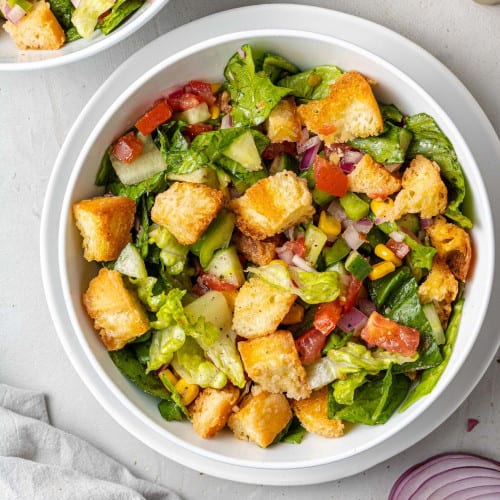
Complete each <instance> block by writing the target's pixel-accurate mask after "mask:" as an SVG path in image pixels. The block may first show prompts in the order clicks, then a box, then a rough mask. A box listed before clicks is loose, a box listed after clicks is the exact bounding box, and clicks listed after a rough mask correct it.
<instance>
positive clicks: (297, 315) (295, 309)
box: [281, 304, 304, 325]
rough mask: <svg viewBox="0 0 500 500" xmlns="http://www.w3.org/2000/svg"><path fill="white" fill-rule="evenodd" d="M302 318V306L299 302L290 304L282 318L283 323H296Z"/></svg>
mask: <svg viewBox="0 0 500 500" xmlns="http://www.w3.org/2000/svg"><path fill="white" fill-rule="evenodd" d="M303 319H304V308H303V307H302V306H301V305H300V304H292V307H290V309H289V311H288V312H287V313H286V316H285V317H284V318H283V319H282V321H281V323H282V324H283V325H296V324H297V323H300V322H301V321H302V320H303Z"/></svg>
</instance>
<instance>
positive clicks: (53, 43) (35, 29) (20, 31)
mask: <svg viewBox="0 0 500 500" xmlns="http://www.w3.org/2000/svg"><path fill="white" fill-rule="evenodd" d="M3 28H4V30H5V31H6V32H7V33H8V34H9V35H10V36H11V37H12V39H13V40H14V42H15V43H16V45H17V46H18V47H19V48H20V49H21V50H27V49H40V50H55V49H58V48H60V47H61V46H62V45H63V44H64V42H65V41H66V35H65V34H64V30H63V29H62V27H61V25H60V24H59V22H58V21H57V19H56V16H54V14H53V13H52V11H51V10H50V4H49V3H47V2H44V1H43V0H42V1H40V2H35V3H33V7H32V8H31V9H30V10H29V11H28V13H27V14H26V15H25V16H24V17H23V18H22V19H21V20H20V21H19V23H18V24H17V25H16V24H14V23H11V22H10V21H6V22H5V24H4V25H3Z"/></svg>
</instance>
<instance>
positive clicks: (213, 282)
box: [196, 273, 238, 292]
mask: <svg viewBox="0 0 500 500" xmlns="http://www.w3.org/2000/svg"><path fill="white" fill-rule="evenodd" d="M196 283H197V284H198V285H199V286H200V287H201V289H203V288H204V287H206V288H209V289H210V290H215V291H217V292H226V291H229V290H237V289H238V287H237V286H236V285H233V284H232V283H228V282H227V281H224V280H221V279H220V278H217V276H215V275H214V274H210V273H202V274H200V276H198V279H197V280H196Z"/></svg>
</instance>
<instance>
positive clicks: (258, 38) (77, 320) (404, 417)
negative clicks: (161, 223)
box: [53, 30, 494, 469]
mask: <svg viewBox="0 0 500 500" xmlns="http://www.w3.org/2000/svg"><path fill="white" fill-rule="evenodd" d="M244 43H250V44H251V45H252V46H256V47H259V48H263V49H266V50H267V51H270V52H276V53H278V54H280V55H283V56H284V57H287V58H289V59H290V60H291V61H292V62H294V63H295V64H297V65H298V66H299V67H301V68H302V69H307V68H310V67H313V66H316V65H319V64H327V63H330V64H336V65H338V66H340V67H342V68H344V69H346V70H347V69H355V70H358V71H360V72H361V73H363V74H364V75H366V76H367V77H369V78H370V79H372V80H375V81H376V82H377V86H376V88H375V92H376V94H377V97H378V98H379V99H380V100H381V101H382V102H386V103H393V104H395V105H396V106H398V107H399V108H400V109H401V110H402V111H403V112H404V113H406V114H414V113H419V112H426V113H428V114H430V115H431V116H433V117H434V118H435V120H436V121H437V123H438V124H439V126H440V127H441V129H442V130H443V131H444V133H445V134H446V135H447V136H448V137H449V139H450V140H451V142H452V143H453V145H454V147H455V150H456V152H457V155H458V157H459V159H460V161H461V163H462V165H463V168H464V171H465V175H466V177H467V181H468V188H469V192H470V193H473V198H471V197H470V196H469V199H468V201H467V208H468V213H469V215H471V217H472V218H473V221H474V229H473V230H472V238H473V242H474V248H475V250H476V252H477V254H476V258H475V261H474V269H473V272H472V276H471V278H470V280H469V282H468V283H467V287H466V291H465V297H466V301H465V307H464V313H463V318H462V322H461V325H460V331H459V335H458V339H457V342H456V345H455V348H454V351H453V355H452V358H451V360H450V363H449V365H448V367H447V369H446V370H445V372H444V374H443V376H442V377H441V379H440V381H439V383H438V384H437V386H436V387H435V388H434V390H433V391H432V393H431V394H430V395H429V396H427V397H425V398H422V399H421V400H420V401H418V402H417V403H416V404H414V405H413V406H412V407H410V408H409V409H408V410H406V411H405V412H403V413H396V414H395V415H394V416H393V417H392V418H391V419H390V420H389V422H387V423H386V424H385V425H379V426H373V427H370V426H362V425H356V426H353V427H352V428H350V429H349V431H348V432H347V433H346V435H345V436H344V437H342V438H339V439H325V438H322V437H319V436H317V435H314V434H308V435H307V436H306V438H305V439H304V441H303V442H302V444H301V445H299V446H293V450H291V448H290V445H284V444H283V445H277V446H273V447H271V448H268V449H261V448H258V447H257V446H255V445H253V444H250V443H247V442H242V441H238V440H236V439H235V438H234V437H233V435H232V433H230V432H229V431H227V432H222V433H221V434H220V435H218V436H217V437H216V438H214V439H211V440H203V439H201V438H199V437H197V435H196V434H195V432H194V431H193V429H192V428H191V425H190V424H189V423H187V422H166V421H164V420H163V419H162V418H161V416H160V415H159V413H158V410H157V406H156V405H157V401H156V400H155V399H154V398H152V397H149V396H147V395H146V394H144V393H143V392H141V391H140V390H139V389H138V388H136V387H135V386H134V385H133V384H132V383H131V382H129V381H128V380H127V379H125V378H124V376H123V375H121V373H120V372H119V371H118V370H117V369H116V368H115V366H114V365H113V363H112V361H111V359H110V358H109V356H108V354H107V352H106V350H105V348H104V346H103V345H102V343H101V342H100V340H99V338H98V336H97V335H96V333H95V331H94V329H93V327H92V324H91V321H90V319H89V318H88V316H87V314H86V312H85V310H84V308H83V306H82V302H81V296H82V293H83V292H84V291H85V289H86V288H87V286H88V283H89V281H90V279H91V278H92V277H93V276H94V275H95V274H96V269H97V268H96V266H95V265H93V264H89V263H87V262H85V261H84V259H83V257H82V249H81V238H80V235H79V233H78V231H77V229H76V227H75V225H74V223H73V220H72V217H71V205H72V203H74V202H76V201H78V200H81V199H83V198H88V197H92V196H95V195H98V194H100V193H101V191H100V190H99V189H98V188H96V187H95V186H94V178H95V175H96V172H97V170H98V168H99V164H100V161H101V158H102V156H103V154H104V152H105V151H106V149H107V147H108V145H109V144H110V143H111V142H113V140H114V139H116V137H118V136H119V135H120V134H121V133H122V132H123V131H124V130H126V129H127V128H128V127H129V126H130V125H132V124H133V123H134V122H135V120H136V119H137V117H138V116H140V114H141V113H142V112H143V111H144V110H145V109H146V108H147V107H148V106H149V105H151V104H152V103H153V102H154V101H155V100H156V99H157V98H158V96H160V95H162V93H164V92H165V90H166V89H168V88H171V87H172V86H175V85H176V84H179V83H183V82H186V81H188V80H190V79H195V78H196V79H203V80H208V81H214V82H215V81H221V80H222V72H223V68H224V66H225V64H226V62H227V60H228V59H229V57H230V56H231V55H232V54H233V53H234V52H235V51H236V50H237V49H238V47H240V46H241V45H242V44H244ZM58 226H59V239H58V254H59V269H60V276H54V277H53V279H54V280H58V281H59V280H60V282H61V285H62V291H63V294H64V297H65V307H66V309H67V312H68V315H69V317H70V319H71V322H72V325H73V328H74V331H75V335H76V336H77V338H78V340H79V342H80V344H81V346H82V349H83V350H84V351H85V353H86V356H87V357H88V359H89V361H90V362H91V363H92V365H93V367H94V369H95V371H96V373H97V374H98V376H99V377H100V378H101V380H102V381H103V382H104V383H105V384H106V385H107V387H108V388H109V390H110V391H112V393H113V394H114V395H115V396H116V397H118V398H119V400H120V401H121V402H122V404H123V405H124V407H126V408H127V411H128V412H130V413H131V414H133V415H134V416H136V417H138V418H139V419H140V420H141V425H143V426H145V428H147V429H148V430H149V431H152V432H154V433H155V434H156V435H157V438H158V440H163V441H164V442H169V441H171V442H174V443H176V444H177V445H180V446H182V447H183V448H185V449H186V450H189V451H191V452H193V453H196V454H198V455H201V456H203V457H204V458H208V459H214V460H217V461H219V462H224V463H228V464H231V465H234V466H239V467H255V468H260V469H300V468H306V467H313V466H318V465H321V464H327V463H331V462H335V461H338V460H342V459H344V458H346V457H352V456H354V455H357V454H360V453H362V452H363V451H366V450H368V449H370V448H372V447H374V446H375V445H377V444H380V443H382V442H383V441H384V440H386V439H388V438H389V437H390V436H392V435H394V434H395V433H396V432H398V431H400V430H402V429H403V428H404V427H406V426H407V425H408V424H409V423H410V422H412V421H414V420H415V419H417V418H418V417H419V415H420V414H421V413H422V412H423V411H424V410H425V409H426V408H428V407H429V405H431V404H432V402H433V401H435V400H436V399H437V398H438V397H439V396H440V395H441V394H442V393H443V391H445V389H446V387H447V385H448V384H449V383H450V381H451V380H452V379H453V378H454V377H455V375H456V374H457V373H458V371H459V369H460V367H461V366H462V364H463V362H464V360H465V359H466V357H467V355H468V353H469V351H470V349H471V347H472V345H473V344H474V341H475V339H476V336H477V334H478V332H479V329H480V328H481V324H482V321H483V318H484V315H485V313H486V309H487V306H488V301H489V296H490V292H491V287H492V280H493V265H494V257H493V256H494V251H493V250H494V239H493V228H492V218H491V210H490V206H489V202H488V198H487V194H486V191H485V188H484V185H483V182H482V180H481V176H480V174H479V170H478V167H477V165H476V164H475V162H474V158H473V157H472V155H471V153H470V151H469V149H468V147H467V145H466V144H465V141H464V140H463V138H462V137H461V135H460V134H459V132H458V130H457V128H456V127H455V125H454V124H453V123H452V122H451V120H450V119H449V117H448V116H447V115H446V113H445V112H444V111H443V110H442V109H441V108H440V107H439V105H438V104H437V103H436V102H435V101H434V100H433V99H432V97H431V96H429V95H428V94H427V93H426V92H425V91H424V90H423V89H422V88H421V87H419V86H418V85H417V84H416V83H415V82H414V81H413V80H411V79H410V78H409V77H408V76H406V75H405V74H404V73H402V72H401V71H399V70H398V69H397V68H395V67H394V66H392V65H391V64H389V63H387V62H386V61H384V60H383V59H381V58H380V57H378V56H375V55H374V54H372V53H370V52H367V51H366V50H364V49H361V48H359V47H357V46H355V45H353V44H350V43H347V42H345V41H343V40H339V39H336V38H333V37H329V36H324V35H318V34H313V33H309V32H303V31H292V30H253V31H245V32H238V33H232V34H229V35H224V36H220V37H216V38H213V39H209V40H206V41H204V42H202V43H199V44H197V45H194V46H192V47H190V48H188V49H185V50H182V51H180V52H179V53H177V54H175V55H174V56H172V57H169V58H167V59H165V60H164V61H163V62H161V63H160V64H158V65H157V66H155V67H153V68H152V69H151V70H149V71H148V72H146V73H145V74H144V75H142V77H141V78H139V79H138V80H137V81H136V82H135V83H134V84H133V85H132V86H130V87H129V88H128V89H127V90H126V91H125V92H124V93H122V94H121V95H119V96H118V97H117V98H116V100H115V101H114V102H113V103H112V104H111V105H110V106H109V107H107V109H105V110H103V115H102V118H101V119H100V120H99V122H98V123H97V125H96V127H95V128H94V130H93V132H92V134H91V135H90V136H89V137H88V139H87V141H86V143H85V145H84V147H83V148H82V151H81V152H80V155H79V157H78V160H77V162H76V164H75V165H74V167H73V172H72V175H71V177H70V180H69V182H68V185H67V190H66V194H65V198H64V202H63V208H62V211H61V218H60V221H59V225H58ZM59 307H60V306H59ZM124 420H126V419H124ZM128 430H129V431H130V432H131V433H132V434H134V428H129V429H128Z"/></svg>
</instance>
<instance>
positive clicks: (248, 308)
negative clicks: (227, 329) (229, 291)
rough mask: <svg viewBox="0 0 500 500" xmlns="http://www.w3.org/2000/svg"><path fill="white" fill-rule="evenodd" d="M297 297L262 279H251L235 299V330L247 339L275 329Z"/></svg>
mask: <svg viewBox="0 0 500 500" xmlns="http://www.w3.org/2000/svg"><path fill="white" fill-rule="evenodd" d="M296 298H297V296H296V295H294V294H293V293H289V292H286V291H284V290H281V289H279V288H277V287H275V286H273V285H270V284H269V283H267V282H265V281H264V280H262V279H260V278H257V277H254V278H250V279H249V280H248V281H246V282H245V284H244V285H243V286H242V287H241V288H240V290H239V292H238V295H237V296H236V300H235V301H234V316H233V330H234V331H235V332H236V333H237V334H238V335H239V336H240V337H245V338H247V339H251V338H255V337H262V336H264V335H267V334H269V333H273V332H275V331H276V328H278V325H279V324H280V323H281V320H282V319H283V318H284V317H285V316H286V314H287V313H288V311H289V310H290V306H291V305H292V304H293V303H294V301H295V299H296Z"/></svg>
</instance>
